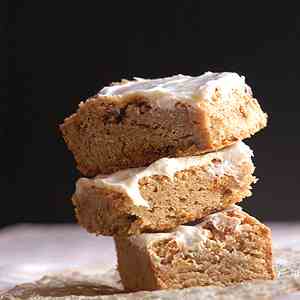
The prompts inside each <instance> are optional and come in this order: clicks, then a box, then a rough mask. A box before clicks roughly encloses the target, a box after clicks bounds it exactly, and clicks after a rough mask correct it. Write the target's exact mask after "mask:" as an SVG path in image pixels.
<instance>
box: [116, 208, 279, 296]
mask: <svg viewBox="0 0 300 300" xmlns="http://www.w3.org/2000/svg"><path fill="white" fill-rule="evenodd" d="M220 214H223V215H225V216H226V222H228V218H229V220H230V218H232V219H234V222H235V220H236V219H239V220H240V225H239V227H238V228H237V229H231V230H229V231H227V230H228V228H226V222H225V223H224V224H223V226H225V227H223V228H224V229H220V228H217V227H214V225H213V221H211V222H210V221H209V220H208V221H206V222H205V224H203V226H202V228H203V229H204V230H206V232H208V235H207V236H208V239H207V240H205V242H203V244H202V243H201V242H199V241H193V244H192V245H189V248H186V249H185V248H184V247H186V246H184V244H182V242H180V241H179V240H177V239H176V238H172V237H162V236H159V234H157V238H155V234H152V236H151V238H150V239H149V238H147V234H144V236H145V237H143V239H142V241H141V240H140V239H139V242H136V239H135V238H126V237H115V242H116V248H117V256H118V269H119V272H120V275H121V279H122V283H123V285H124V286H125V289H126V290H128V291H138V290H156V289H170V288H185V287H191V286H206V285H216V286H227V285H231V284H233V283H237V282H242V281H245V280H253V279H274V278H275V271H274V267H273V254H272V242H271V231H270V229H269V228H268V227H266V226H265V225H263V224H261V223H260V222H258V221H257V220H256V219H255V218H253V217H251V216H249V215H247V214H246V213H245V212H242V211H241V212H240V211H236V210H233V211H228V212H226V211H225V212H221V213H220ZM208 218H209V217H208ZM148 235H149V234H148ZM141 273H143V274H144V273H145V274H147V278H143V280H140V278H139V274H141Z"/></svg>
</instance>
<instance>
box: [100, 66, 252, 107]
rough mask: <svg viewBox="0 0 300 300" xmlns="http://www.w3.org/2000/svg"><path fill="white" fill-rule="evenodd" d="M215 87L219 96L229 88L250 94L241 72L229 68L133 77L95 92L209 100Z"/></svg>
mask: <svg viewBox="0 0 300 300" xmlns="http://www.w3.org/2000/svg"><path fill="white" fill-rule="evenodd" d="M216 89H217V90H218V93H219V94H220V95H221V96H223V97H226V96H228V97H230V94H231V93H232V91H233V90H240V91H241V92H242V93H248V94H251V90H250V88H249V87H248V86H247V85H246V84H245V78H244V76H239V75H238V74H237V73H229V72H223V73H212V72H206V73H204V74H203V75H201V76H195V77H193V76H187V75H181V74H179V75H175V76H171V77H166V78H159V79H142V78H135V80H134V81H126V82H124V81H123V82H122V83H121V84H115V85H112V86H108V87H105V88H103V89H102V90H101V91H100V92H99V93H98V94H99V95H106V96H123V95H128V94H132V93H138V94H145V95H147V96H148V97H149V96H151V95H157V94H159V96H160V97H161V96H162V95H163V94H166V95H171V96H173V97H175V98H178V97H179V98H181V99H189V100H193V101H194V102H199V101H201V100H208V101H210V100H211V99H212V98H213V95H214V93H215V91H216ZM156 98H157V97H156ZM162 101H163V98H162Z"/></svg>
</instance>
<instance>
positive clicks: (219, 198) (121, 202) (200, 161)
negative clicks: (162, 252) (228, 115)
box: [72, 142, 256, 235]
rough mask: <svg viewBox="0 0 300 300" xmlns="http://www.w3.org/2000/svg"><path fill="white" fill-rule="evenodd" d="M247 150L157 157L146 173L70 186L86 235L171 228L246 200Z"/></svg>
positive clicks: (121, 174)
mask: <svg viewBox="0 0 300 300" xmlns="http://www.w3.org/2000/svg"><path fill="white" fill-rule="evenodd" d="M251 155H252V151H251V150H250V148H249V147H248V146H247V145H246V144H244V143H243V142H238V143H236V144H234V145H232V146H229V147H226V148H224V149H222V150H220V151H217V152H211V153H207V154H203V155H200V156H190V157H179V158H162V159H159V160H157V161H156V162H154V163H153V164H151V165H150V166H148V167H146V168H134V169H127V170H122V171H118V172H116V173H114V174H112V175H109V176H97V177H95V178H94V179H88V178H81V179H79V180H78V181H77V183H76V191H75V193H74V195H73V198H72V200H73V203H74V205H75V206H76V215H77V218H78V221H79V223H80V224H81V225H82V226H83V227H85V228H86V229H87V230H88V231H89V232H92V233H96V234H103V235H131V234H138V233H141V232H147V231H163V230H167V229H171V228H174V227H176V226H178V225H180V224H184V223H187V222H190V221H193V220H195V219H199V218H202V217H204V216H206V215H208V214H210V213H213V212H216V211H219V210H223V209H225V208H226V207H228V206H230V205H232V204H233V203H236V202H239V201H241V200H242V199H243V198H244V197H246V196H250V195H251V192H250V189H251V184H252V183H253V182H255V181H256V179H255V177H254V176H253V175H252V174H253V172H254V165H253V163H252V160H251Z"/></svg>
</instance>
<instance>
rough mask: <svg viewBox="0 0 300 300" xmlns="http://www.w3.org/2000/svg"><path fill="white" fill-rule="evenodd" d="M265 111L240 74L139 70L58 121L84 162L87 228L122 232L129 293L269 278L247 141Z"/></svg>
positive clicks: (80, 214)
mask: <svg viewBox="0 0 300 300" xmlns="http://www.w3.org/2000/svg"><path fill="white" fill-rule="evenodd" d="M266 122H267V116H266V114H265V113H264V112H263V111H262V110H261V108H260V106H259V104H258V102H257V100H256V99H255V98H253V95H252V92H251V89H250V87H249V86H248V85H247V84H246V83H245V78H244V77H242V76H239V75H238V74H236V73H227V72H225V73H211V72H207V73H205V74H203V75H201V76H196V77H192V76H184V75H176V76H172V77H167V78H160V79H141V78H135V79H134V80H133V81H126V80H123V81H121V82H120V83H115V84H112V85H111V86H108V87H105V88H103V89H102V90H101V91H100V92H99V93H98V94H97V95H96V96H94V97H92V98H90V99H88V100H87V101H86V102H84V103H80V105H79V109H78V110H77V112H76V113H75V114H73V115H72V116H70V117H69V118H66V119H65V121H64V123H63V124H62V125H61V127H60V128H61V131H62V133H63V136H64V139H65V141H66V143H67V145H68V147H69V149H70V150H71V151H72V152H73V154H74V157H75V160H76V162H77V166H78V169H79V170H80V171H81V173H82V174H83V175H84V176H86V177H87V178H81V179H79V180H78V181H77V184H76V191H75V193H74V195H73V198H72V200H73V203H74V205H75V207H76V215H77V218H78V221H79V223H80V225H82V226H83V227H84V228H86V229H87V231H88V232H91V233H95V234H97V235H98V234H102V235H111V236H113V237H114V240H115V244H116V249H117V256H118V270H119V272H120V276H121V279H122V283H123V285H124V287H125V289H126V290H128V291H138V290H155V289H169V288H184V287H191V286H205V285H219V286H226V285H230V284H232V283H237V282H242V281H245V280H252V279H273V278H274V276H275V273H274V269H273V264H272V242H271V233H270V230H269V228H268V227H266V226H265V225H263V224H262V223H260V222H259V221H258V220H256V219H255V218H253V217H251V216H249V215H248V214H247V213H245V212H244V211H243V210H242V209H241V208H240V207H238V206H236V205H235V203H237V202H240V201H241V200H242V199H243V198H245V197H248V196H250V195H251V185H252V184H253V183H255V182H256V178H255V177H254V176H253V172H254V165H253V162H252V160H251V157H252V151H251V149H250V148H249V147H248V146H247V145H246V144H245V143H244V142H242V140H243V139H245V138H248V137H250V136H251V135H253V134H254V133H256V132H258V131H259V130H260V129H262V128H263V127H265V126H266Z"/></svg>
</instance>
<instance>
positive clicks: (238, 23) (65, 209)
mask: <svg viewBox="0 0 300 300" xmlns="http://www.w3.org/2000/svg"><path fill="white" fill-rule="evenodd" d="M136 3H139V5H136ZM178 3H180V4H177V2H176V1H165V2H164V1H160V2H155V1H150V2H149V1H139V2H134V1H133V2H130V1H119V2H118V1H110V2H106V1H95V2H93V1H79V3H78V4H77V3H76V1H57V2H56V1H51V2H47V1H23V4H22V1H18V2H17V4H16V3H14V2H10V7H9V11H10V14H9V16H10V18H9V31H8V33H9V36H8V37H9V40H8V47H9V57H8V60H7V61H6V60H4V61H3V66H4V67H3V68H2V69H3V70H4V71H6V65H7V64H6V62H9V77H7V76H6V77H5V76H4V81H2V82H4V83H5V85H4V86H9V97H7V96H8V95H6V94H4V95H3V96H4V97H2V100H1V113H2V117H1V121H2V122H1V123H3V124H2V125H1V140H2V143H1V148H2V149H1V153H3V154H1V158H2V160H3V163H2V172H1V178H0V180H1V182H2V184H1V186H2V187H4V188H3V189H2V193H1V210H0V211H1V218H0V226H3V225H8V224H13V223H16V222H69V221H74V217H73V211H72V206H71V203H70V201H69V199H70V196H71V194H72V192H73V190H74V182H75V179H76V178H77V177H78V176H79V174H78V172H77V171H76V169H75V164H74V161H73V158H72V156H71V154H70V152H68V150H67V148H66V146H65V145H64V142H63V141H62V138H61V137H60V133H59V131H58V124H59V123H61V122H62V121H63V119H64V117H66V116H68V115H69V114H71V113H72V112H74V111H75V109H76V107H77V105H78V103H79V101H81V100H84V99H85V98H86V97H88V96H92V95H93V94H95V93H96V92H97V91H98V90H100V89H101V88H102V87H103V86H104V85H107V84H108V83H110V82H111V81H118V80H119V79H121V78H128V79H130V78H132V77H133V76H139V77H146V78H155V77H163V76H166V75H173V74H178V73H182V74H190V75H199V74H201V73H203V72H205V71H208V70H210V71H234V72H238V73H240V74H243V75H245V76H246V80H247V82H248V84H249V85H250V86H252V88H253V91H254V94H255V96H256V97H257V98H258V99H259V100H260V103H261V105H262V107H263V108H264V110H265V111H266V112H268V114H269V126H268V128H267V129H265V130H263V131H261V132H260V133H258V134H256V135H255V136H254V137H253V138H252V139H250V140H247V143H248V144H249V145H250V146H251V147H252V149H253V150H254V151H255V163H256V166H257V169H256V175H257V176H258V177H259V178H260V181H259V182H258V183H257V184H256V186H255V188H254V196H252V197H251V198H250V199H248V200H246V201H244V202H243V206H244V207H246V208H247V210H248V211H250V212H251V213H252V214H254V215H255V216H257V217H258V218H261V219H262V220H300V217H299V211H300V197H299V190H300V186H299V183H300V175H299V172H300V158H299V156H300V140H299V119H300V115H299V112H300V97H299V85H300V58H299V56H300V12H299V10H298V9H297V8H296V7H291V6H286V7H284V6H283V5H281V6H276V4H274V2H272V6H270V7H266V8H263V7H262V6H261V5H260V6H259V7H256V8H254V7H250V5H249V3H250V2H249V3H248V2H244V4H243V3H242V5H241V6H240V7H237V6H235V7H233V8H230V7H228V6H220V4H218V1H214V4H213V5H212V6H211V7H206V6H204V5H203V3H204V2H203V1H180V2H178ZM220 3H221V1H220ZM235 3H237V2H235ZM246 3H248V4H246ZM280 3H281V4H282V1H280ZM289 3H292V2H289ZM6 75H7V74H6ZM8 78H9V83H10V84H9V85H8V82H7V80H6V79H8ZM1 80H2V78H1ZM2 87H3V85H2ZM7 99H9V100H8V101H7ZM3 166H4V168H3Z"/></svg>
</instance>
